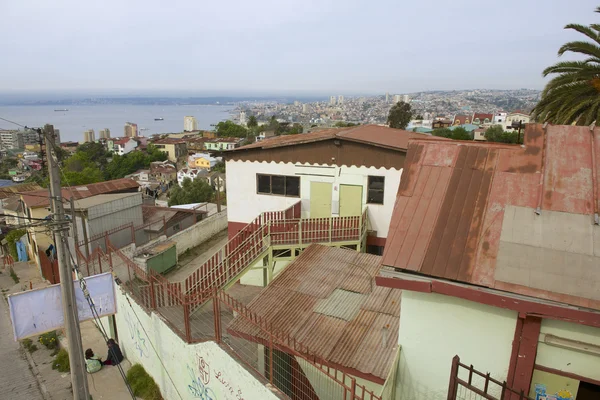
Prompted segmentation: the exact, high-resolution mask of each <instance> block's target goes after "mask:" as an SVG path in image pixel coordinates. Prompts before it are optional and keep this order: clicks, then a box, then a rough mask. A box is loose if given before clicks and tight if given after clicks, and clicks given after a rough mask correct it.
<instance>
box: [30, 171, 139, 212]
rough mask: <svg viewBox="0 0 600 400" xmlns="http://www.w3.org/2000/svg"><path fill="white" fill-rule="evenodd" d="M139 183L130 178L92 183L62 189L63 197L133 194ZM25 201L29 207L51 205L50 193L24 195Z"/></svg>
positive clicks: (39, 191)
mask: <svg viewBox="0 0 600 400" xmlns="http://www.w3.org/2000/svg"><path fill="white" fill-rule="evenodd" d="M139 186H140V185H139V183H137V182H136V181H134V180H133V179H129V178H121V179H115V180H112V181H106V182H98V183H91V184H88V185H79V186H73V187H71V188H65V187H63V188H62V197H63V198H64V199H65V200H70V199H71V193H73V196H74V197H75V199H76V200H77V199H84V198H86V197H91V196H95V195H97V194H107V193H119V192H131V191H135V190H137V189H138V188H139ZM22 196H23V201H24V202H25V204H26V205H27V206H28V207H33V208H36V207H48V206H49V205H50V200H49V196H50V194H49V191H48V190H47V189H44V190H36V191H30V192H27V193H23V194H22Z"/></svg>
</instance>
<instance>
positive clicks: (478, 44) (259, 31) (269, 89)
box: [0, 0, 600, 96]
mask: <svg viewBox="0 0 600 400" xmlns="http://www.w3.org/2000/svg"><path fill="white" fill-rule="evenodd" d="M598 5H599V4H598V1H597V0H576V1H574V0H503V1H501V2H500V1H498V2H496V1H493V2H492V1H489V0H488V1H481V0H453V1H448V0H418V1H399V0H370V1H364V0H360V1H358V0H252V1H248V0H218V1H211V0H170V1H166V0H141V1H140V0H102V1H81V0H55V1H48V0H18V1H15V0H0V21H1V24H2V34H1V35H0V60H1V63H0V65H1V67H0V92H9V93H21V92H35V91H96V92H99V93H115V94H116V93H124V94H135V93H143V92H161V91H169V92H178V91H179V92H185V93H190V94H193V95H199V96H201V95H236V94H237V95H247V94H257V95H258V94H278V93H282V94H283V93H290V94H292V93H304V94H321V93H339V94H346V95H352V94H376V93H379V94H380V93H385V92H390V93H410V92H416V91H426V90H454V89H457V90H458V89H474V88H488V89H515V88H533V89H541V88H542V87H543V85H544V82H545V80H544V79H543V78H542V76H541V71H542V70H543V69H544V68H545V67H547V66H549V65H551V64H553V63H555V62H556V61H557V60H558V58H557V55H556V53H557V50H558V48H559V47H560V46H561V45H562V44H563V43H565V42H567V41H570V40H577V39H580V37H582V35H580V34H578V33H576V32H570V31H566V30H564V29H563V27H564V26H565V25H566V24H568V23H582V24H589V23H596V22H598V21H599V20H600V14H596V13H594V9H595V8H596V7H597V6H598ZM563 58H565V56H563Z"/></svg>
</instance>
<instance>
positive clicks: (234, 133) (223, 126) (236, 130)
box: [216, 120, 248, 138]
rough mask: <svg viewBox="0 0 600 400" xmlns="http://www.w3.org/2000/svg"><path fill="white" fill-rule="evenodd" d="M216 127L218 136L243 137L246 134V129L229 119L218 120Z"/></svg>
mask: <svg viewBox="0 0 600 400" xmlns="http://www.w3.org/2000/svg"><path fill="white" fill-rule="evenodd" d="M216 128H217V129H216V131H217V136H220V137H239V138H243V137H246V135H247V134H248V129H246V128H245V127H243V126H242V125H238V124H236V123H235V122H233V121H229V120H227V121H221V122H219V123H218V124H217V127H216Z"/></svg>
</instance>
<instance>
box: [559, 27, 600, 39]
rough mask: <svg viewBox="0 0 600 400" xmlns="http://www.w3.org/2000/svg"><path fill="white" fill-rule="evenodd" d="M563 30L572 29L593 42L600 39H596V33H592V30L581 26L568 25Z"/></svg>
mask: <svg viewBox="0 0 600 400" xmlns="http://www.w3.org/2000/svg"><path fill="white" fill-rule="evenodd" d="M565 29H573V30H575V31H577V32H579V33H582V34H584V35H585V36H587V37H589V38H590V39H592V40H593V41H595V42H598V40H599V39H600V38H599V37H598V32H596V31H594V29H593V28H592V27H591V26H585V25H581V24H568V25H566V26H565Z"/></svg>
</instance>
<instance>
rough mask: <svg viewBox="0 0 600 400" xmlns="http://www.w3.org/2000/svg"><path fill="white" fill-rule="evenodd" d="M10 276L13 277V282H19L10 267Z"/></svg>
mask: <svg viewBox="0 0 600 400" xmlns="http://www.w3.org/2000/svg"><path fill="white" fill-rule="evenodd" d="M10 277H11V278H12V279H13V281H15V283H19V277H18V276H17V274H16V273H15V270H14V269H12V267H11V268H10Z"/></svg>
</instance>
